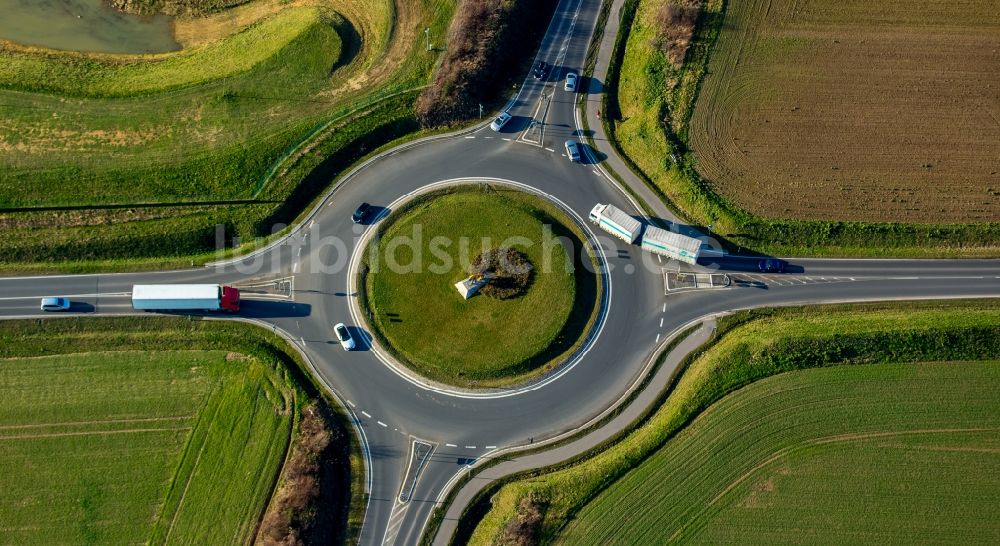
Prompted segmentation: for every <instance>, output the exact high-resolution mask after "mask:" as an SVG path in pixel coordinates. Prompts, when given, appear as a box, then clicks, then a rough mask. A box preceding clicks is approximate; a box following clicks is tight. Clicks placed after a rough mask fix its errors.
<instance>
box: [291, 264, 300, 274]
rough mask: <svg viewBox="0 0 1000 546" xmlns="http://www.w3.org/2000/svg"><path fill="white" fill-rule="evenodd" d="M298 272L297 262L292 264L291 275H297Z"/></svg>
mask: <svg viewBox="0 0 1000 546" xmlns="http://www.w3.org/2000/svg"><path fill="white" fill-rule="evenodd" d="M298 272H299V262H295V263H294V264H292V273H298Z"/></svg>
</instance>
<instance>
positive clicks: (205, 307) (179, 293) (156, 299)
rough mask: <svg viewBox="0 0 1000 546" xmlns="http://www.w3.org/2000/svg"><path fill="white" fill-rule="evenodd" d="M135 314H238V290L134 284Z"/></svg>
mask: <svg viewBox="0 0 1000 546" xmlns="http://www.w3.org/2000/svg"><path fill="white" fill-rule="evenodd" d="M132 308H133V309H135V310H137V311H220V310H221V311H233V312H236V311H239V310H240V291H239V290H238V289H236V288H233V287H231V286H221V285H218V284H137V285H134V286H133V287H132Z"/></svg>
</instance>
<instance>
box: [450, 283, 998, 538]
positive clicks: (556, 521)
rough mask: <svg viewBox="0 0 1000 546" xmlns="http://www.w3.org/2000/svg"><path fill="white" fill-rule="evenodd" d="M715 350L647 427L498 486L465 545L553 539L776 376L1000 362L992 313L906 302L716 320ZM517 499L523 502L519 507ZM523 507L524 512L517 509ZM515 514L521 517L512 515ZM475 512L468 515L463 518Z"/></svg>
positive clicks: (697, 362) (698, 358)
mask: <svg viewBox="0 0 1000 546" xmlns="http://www.w3.org/2000/svg"><path fill="white" fill-rule="evenodd" d="M716 340H717V343H716V344H714V345H712V346H711V347H709V348H707V349H704V350H702V351H699V352H697V353H694V354H692V355H690V356H689V357H688V358H687V359H686V361H685V363H683V364H682V365H681V367H680V368H679V372H681V371H682V374H681V375H680V376H679V377H678V378H677V379H676V380H675V383H674V384H673V385H672V386H671V387H670V388H669V390H668V394H667V395H666V397H665V398H664V401H663V403H662V405H661V406H659V407H658V408H657V409H656V411H655V412H654V413H652V414H651V415H650V417H649V418H648V420H647V421H646V422H644V423H643V424H641V425H640V426H638V427H637V428H635V429H634V430H633V431H632V432H631V433H630V434H629V435H627V436H625V437H624V438H622V439H621V440H620V441H619V442H618V443H617V444H615V445H614V446H613V447H611V448H609V449H607V450H606V451H604V452H602V453H600V454H598V455H596V456H594V457H592V458H590V459H588V460H586V461H584V462H581V463H580V464H577V465H574V466H571V467H569V468H564V469H561V470H557V471H555V472H552V473H546V472H545V471H543V470H538V471H532V472H530V473H527V476H528V477H523V478H519V479H518V480H516V481H514V480H513V478H512V479H511V481H510V483H508V484H506V485H504V486H503V487H502V488H500V489H499V492H497V493H496V494H495V495H493V496H492V498H486V499H481V502H486V503H489V504H491V505H492V508H491V509H490V510H489V511H488V513H487V515H486V516H485V517H484V518H483V519H482V520H481V521H479V522H478V526H477V528H476V530H475V532H474V533H473V535H472V538H471V540H470V544H488V543H490V542H491V541H493V540H495V539H500V538H502V537H503V536H504V533H505V529H507V528H508V525H511V526H516V523H512V522H516V521H517V519H518V518H519V517H521V515H524V512H525V511H527V512H531V511H533V510H534V511H540V516H539V518H540V519H538V520H537V521H536V522H535V524H534V525H536V526H537V528H536V532H537V534H538V536H539V537H540V538H541V539H542V541H543V542H545V541H549V540H552V539H554V538H555V537H556V536H558V533H559V532H560V531H561V530H562V529H563V528H564V526H565V525H566V523H567V521H568V520H569V518H571V517H573V516H574V515H575V514H577V513H578V512H579V511H580V510H581V509H582V508H583V507H584V506H585V505H586V504H587V503H588V502H589V501H591V500H592V499H593V498H595V497H596V496H597V495H598V494H599V493H600V492H601V491H603V490H604V489H606V488H607V487H608V486H609V485H610V484H611V483H613V482H614V481H615V480H617V479H619V478H620V477H621V476H623V475H625V474H626V473H627V472H628V471H629V470H630V469H632V468H634V467H636V466H637V465H639V464H640V463H641V462H642V461H644V460H646V459H647V458H648V457H649V456H650V455H652V454H653V453H655V452H656V451H657V450H658V449H660V448H661V447H662V446H663V445H664V443H665V442H667V441H668V440H669V439H671V438H673V437H674V436H676V435H677V433H678V432H679V431H680V430H682V429H683V428H684V427H685V426H686V425H688V424H689V423H690V422H691V421H692V420H693V419H694V418H695V417H697V416H698V415H699V414H700V413H701V412H703V411H704V410H705V409H707V408H708V407H709V406H710V405H711V404H713V403H714V402H716V401H718V400H719V399H721V398H722V397H723V396H725V395H726V394H728V393H730V392H733V391H735V390H737V389H739V388H741V387H744V386H746V385H748V384H750V383H752V382H754V381H756V380H759V379H762V378H764V377H768V376H771V375H775V374H778V373H782V372H786V371H791V370H797V369H804V368H810V367H818V366H830V365H838V364H847V363H852V364H874V365H878V364H885V363H899V362H921V361H948V360H987V359H992V358H995V356H996V355H997V354H1000V304H998V303H997V302H994V301H976V302H949V303H939V302H916V303H907V304H904V305H900V304H864V305H838V306H819V307H806V308H801V309H770V310H756V311H745V312H739V313H736V314H734V315H731V316H727V317H723V318H722V319H720V320H719V327H718V331H717V332H716ZM526 499H527V500H526ZM522 503H524V504H522ZM519 509H520V510H521V512H522V513H521V515H519ZM477 510H479V509H478V508H477V507H475V506H473V507H470V508H469V509H468V510H467V513H474V512H475V511H477Z"/></svg>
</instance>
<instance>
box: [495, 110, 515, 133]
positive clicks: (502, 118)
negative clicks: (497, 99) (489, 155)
mask: <svg viewBox="0 0 1000 546" xmlns="http://www.w3.org/2000/svg"><path fill="white" fill-rule="evenodd" d="M510 118H511V116H510V114H508V113H507V112H502V113H501V114H500V115H499V116H497V119H495V120H493V123H491V124H490V129H493V130H494V131H496V132H498V133H499V132H500V129H503V126H504V125H507V122H508V121H510Z"/></svg>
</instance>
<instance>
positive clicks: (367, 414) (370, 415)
mask: <svg viewBox="0 0 1000 546" xmlns="http://www.w3.org/2000/svg"><path fill="white" fill-rule="evenodd" d="M361 415H364V416H365V417H367V418H369V419H371V418H372V414H370V413H368V412H367V411H364V410H362V411H361Z"/></svg>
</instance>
